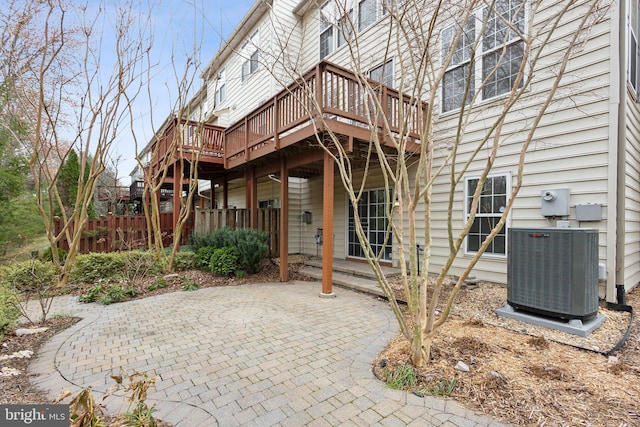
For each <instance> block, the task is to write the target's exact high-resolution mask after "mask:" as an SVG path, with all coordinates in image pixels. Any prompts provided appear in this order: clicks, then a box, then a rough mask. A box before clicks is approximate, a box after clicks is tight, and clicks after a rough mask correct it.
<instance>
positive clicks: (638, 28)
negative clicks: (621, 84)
mask: <svg viewBox="0 0 640 427" xmlns="http://www.w3.org/2000/svg"><path fill="white" fill-rule="evenodd" d="M628 6H629V7H628V9H627V10H628V15H627V33H628V46H629V49H628V57H627V80H628V81H629V84H630V85H631V87H632V88H633V91H634V92H635V93H636V101H638V102H640V45H639V43H638V41H639V40H638V37H640V0H629V3H628Z"/></svg>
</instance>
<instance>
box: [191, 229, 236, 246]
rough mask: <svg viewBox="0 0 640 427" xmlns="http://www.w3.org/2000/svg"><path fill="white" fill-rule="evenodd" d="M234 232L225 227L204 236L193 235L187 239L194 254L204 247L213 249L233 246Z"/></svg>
mask: <svg viewBox="0 0 640 427" xmlns="http://www.w3.org/2000/svg"><path fill="white" fill-rule="evenodd" d="M235 231H236V230H234V229H232V228H228V227H227V228H220V229H217V230H214V231H213V232H211V233H206V234H196V233H194V234H192V235H191V237H190V238H189V245H190V246H191V250H193V251H194V252H198V249H200V248H203V247H206V246H211V247H213V248H215V249H220V248H224V247H226V246H235Z"/></svg>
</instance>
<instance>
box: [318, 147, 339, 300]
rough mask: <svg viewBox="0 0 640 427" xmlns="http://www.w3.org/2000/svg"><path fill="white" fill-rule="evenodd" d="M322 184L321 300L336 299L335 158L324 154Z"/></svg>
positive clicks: (326, 153)
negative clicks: (334, 267) (334, 245)
mask: <svg viewBox="0 0 640 427" xmlns="http://www.w3.org/2000/svg"><path fill="white" fill-rule="evenodd" d="M323 166H324V170H323V183H322V293H321V294H320V297H321V298H330V297H335V296H336V295H335V294H334V293H333V186H334V176H333V166H334V165H333V158H332V157H331V154H329V153H328V152H327V151H325V152H324V165H323Z"/></svg>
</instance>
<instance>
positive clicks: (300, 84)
mask: <svg viewBox="0 0 640 427" xmlns="http://www.w3.org/2000/svg"><path fill="white" fill-rule="evenodd" d="M369 83H370V84H371V86H372V87H375V88H376V89H375V95H376V96H377V97H379V99H380V105H381V106H382V111H381V112H380V116H379V117H378V118H377V122H378V123H380V125H378V130H379V136H380V138H381V140H382V141H383V142H389V141H388V137H387V135H385V134H384V133H383V132H382V129H383V126H382V123H383V121H386V123H387V124H388V127H389V129H390V130H391V131H392V132H394V133H398V134H400V133H402V134H405V135H408V136H409V137H410V138H412V139H415V140H417V139H418V138H419V133H420V130H421V129H420V128H421V125H422V121H423V118H424V114H425V111H426V108H427V104H426V103H425V102H421V101H420V102H417V101H416V100H412V99H411V98H410V97H409V96H406V95H405V96H400V93H399V92H398V91H397V90H395V89H393V88H390V87H387V86H384V85H380V84H378V83H376V82H373V81H370V82H369ZM368 96H371V95H369V94H368V93H367V92H366V91H365V90H364V89H363V87H362V85H361V84H360V82H358V79H357V78H356V75H355V74H353V73H352V72H350V71H348V70H346V69H344V68H341V67H339V66H337V65H334V64H331V63H329V62H326V61H324V62H321V63H319V64H318V65H317V66H316V67H314V68H313V69H311V70H310V71H309V72H307V73H306V74H304V75H303V76H302V78H301V79H300V80H299V81H297V82H295V83H293V84H291V85H290V86H289V87H287V88H285V89H283V90H282V91H281V92H280V93H278V94H277V95H276V96H274V97H273V98H271V99H270V100H268V101H267V102H265V103H264V104H262V105H261V106H260V107H258V108H256V109H255V110H253V111H252V112H251V113H249V114H248V115H247V116H245V117H244V118H242V119H241V120H239V121H237V122H236V123H234V124H233V125H231V126H229V127H228V128H226V129H224V128H221V127H218V126H212V125H208V124H203V123H197V122H193V121H186V120H185V121H182V122H181V123H178V121H177V120H174V121H172V122H170V123H169V124H168V125H167V127H166V129H165V131H164V132H163V134H162V136H161V137H160V138H158V141H157V143H156V144H155V145H154V147H153V148H152V153H153V161H152V166H154V167H158V166H159V165H160V164H161V162H163V161H166V160H169V162H168V163H169V164H171V163H172V161H177V160H178V159H179V158H180V157H182V158H185V159H188V160H190V161H193V160H195V159H196V156H197V159H198V163H199V165H200V170H199V172H200V173H199V176H201V177H204V178H210V177H214V176H222V175H225V174H228V173H229V172H230V171H232V170H233V169H237V168H238V167H239V166H242V165H246V164H248V163H252V162H255V161H256V160H259V159H261V158H264V157H266V156H269V157H272V156H270V155H272V154H273V153H276V152H278V151H280V150H284V149H286V148H288V147H292V146H295V145H296V144H300V143H303V145H304V147H299V148H302V150H300V149H299V150H297V152H296V153H297V154H300V153H301V152H304V151H305V150H307V151H308V149H309V148H310V147H312V146H313V148H315V150H316V151H317V150H318V149H319V147H318V146H317V143H316V140H315V138H316V134H318V133H320V132H323V131H329V130H330V131H332V132H333V133H334V134H336V135H338V136H339V137H340V138H341V140H344V141H345V144H347V146H346V148H347V151H352V150H353V146H354V141H360V142H362V143H364V144H369V140H370V138H371V128H370V125H369V118H368V116H370V107H369V105H370V104H372V102H373V101H372V100H369V101H371V102H367V99H366V98H367V97H368ZM319 117H322V119H323V120H318V119H319ZM167 158H168V159H167ZM307 159H308V162H309V163H311V162H318V160H321V159H322V156H307ZM265 160H266V159H265ZM270 160H271V159H269V161H270ZM298 163H300V162H298Z"/></svg>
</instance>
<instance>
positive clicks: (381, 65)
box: [369, 58, 396, 87]
mask: <svg viewBox="0 0 640 427" xmlns="http://www.w3.org/2000/svg"><path fill="white" fill-rule="evenodd" d="M389 63H391V73H390V75H386V74H385V77H387V78H389V79H390V80H391V84H390V85H387V86H389V87H393V86H394V83H395V71H396V70H395V64H394V61H393V58H387V60H386V61H385V62H383V63H379V64H377V65H376V66H374V67H371V69H370V70H369V78H370V79H373V80H376V79H375V78H374V77H373V76H372V75H371V74H372V73H373V72H374V71H375V70H377V69H379V68H382V69H383V70H384V67H385V66H386V65H387V64H389ZM376 81H377V80H376ZM379 83H382V84H385V82H384V81H380V82H379Z"/></svg>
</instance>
